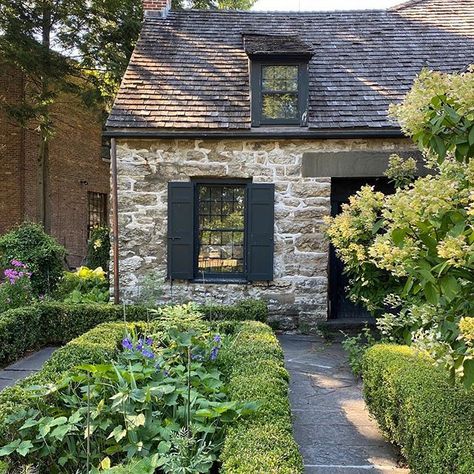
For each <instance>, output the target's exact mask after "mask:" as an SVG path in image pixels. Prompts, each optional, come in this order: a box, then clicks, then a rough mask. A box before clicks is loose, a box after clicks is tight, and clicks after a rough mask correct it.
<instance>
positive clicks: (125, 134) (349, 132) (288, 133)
mask: <svg viewBox="0 0 474 474" xmlns="http://www.w3.org/2000/svg"><path fill="white" fill-rule="evenodd" d="M104 136H105V137H109V138H138V139H160V138H162V139H173V138H196V139H202V138H209V139H213V138H266V139H271V138H287V139H292V138H306V139H311V138H315V139H322V140H330V139H358V138H403V137H405V135H403V133H402V131H401V130H400V129H399V128H384V129H323V130H289V129H283V130H278V129H252V130H225V131H220V130H218V131H209V130H189V131H188V130H169V131H163V129H161V130H154V129H144V130H140V129H113V128H109V129H108V130H106V131H105V132H104Z"/></svg>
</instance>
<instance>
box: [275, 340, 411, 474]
mask: <svg viewBox="0 0 474 474" xmlns="http://www.w3.org/2000/svg"><path fill="white" fill-rule="evenodd" d="M279 339H280V342H281V344H282V346H283V350H284V352H285V364H286V367H287V369H288V371H289V372H290V376H291V382H290V401H291V406H292V413H293V429H294V434H295V438H296V441H297V442H298V444H299V445H300V450H301V453H302V455H303V458H304V464H305V473H308V474H359V473H361V474H362V473H368V472H373V473H383V474H389V473H391V474H395V473H396V474H402V473H404V474H405V473H409V470H407V469H402V468H400V467H399V466H398V465H397V453H396V451H395V449H394V448H393V447H392V446H391V445H390V444H389V443H388V442H386V441H385V440H384V439H383V437H382V435H381V434H380V432H379V430H378V428H377V424H376V423H375V421H373V420H372V419H371V418H370V416H369V413H368V411H367V407H366V405H365V403H364V400H363V397H362V391H361V389H362V385H361V383H360V382H357V381H356V380H355V379H354V377H353V375H352V373H351V372H350V369H349V366H348V363H347V358H346V355H345V353H344V350H343V348H342V346H341V345H340V344H339V343H326V342H325V341H324V340H323V339H321V338H318V337H310V336H300V335H282V336H279Z"/></svg>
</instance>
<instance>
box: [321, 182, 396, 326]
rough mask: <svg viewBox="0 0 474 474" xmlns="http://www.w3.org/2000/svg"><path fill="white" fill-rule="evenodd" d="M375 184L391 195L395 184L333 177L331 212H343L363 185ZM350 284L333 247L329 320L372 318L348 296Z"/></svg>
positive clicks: (377, 187) (330, 257)
mask: <svg viewBox="0 0 474 474" xmlns="http://www.w3.org/2000/svg"><path fill="white" fill-rule="evenodd" d="M366 184H368V185H370V186H374V187H375V190H376V191H381V192H383V193H385V194H392V193H393V192H394V186H393V185H392V184H391V183H389V182H388V180H387V178H384V177H380V178H333V179H332V180H331V215H332V216H336V215H337V214H339V213H340V212H341V207H342V204H344V203H346V202H348V201H349V197H350V196H352V195H353V194H355V193H356V192H357V191H359V190H360V188H361V187H362V186H364V185H366ZM348 284H349V279H348V278H347V275H345V274H344V264H343V263H342V262H341V260H340V259H339V258H338V257H337V256H336V252H335V249H334V247H333V246H332V245H331V246H330V250H329V319H338V320H340V319H362V320H363V319H366V320H370V319H372V318H371V316H370V314H369V312H368V311H366V310H365V309H364V308H363V307H362V306H359V305H356V304H354V303H352V302H351V301H350V300H349V298H348V297H347V292H346V287H347V285H348Z"/></svg>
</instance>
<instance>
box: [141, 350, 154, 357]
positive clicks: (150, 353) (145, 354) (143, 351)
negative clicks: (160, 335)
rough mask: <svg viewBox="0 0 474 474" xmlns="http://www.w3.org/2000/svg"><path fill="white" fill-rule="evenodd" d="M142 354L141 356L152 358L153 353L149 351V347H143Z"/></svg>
mask: <svg viewBox="0 0 474 474" xmlns="http://www.w3.org/2000/svg"><path fill="white" fill-rule="evenodd" d="M142 355H143V357H146V358H147V359H154V358H155V354H153V351H150V350H149V349H143V350H142Z"/></svg>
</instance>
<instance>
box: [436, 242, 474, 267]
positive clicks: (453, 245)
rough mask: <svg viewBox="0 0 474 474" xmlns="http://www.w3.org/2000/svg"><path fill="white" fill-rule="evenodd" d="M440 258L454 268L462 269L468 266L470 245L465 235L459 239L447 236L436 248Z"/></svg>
mask: <svg viewBox="0 0 474 474" xmlns="http://www.w3.org/2000/svg"><path fill="white" fill-rule="evenodd" d="M436 249H437V251H438V256H439V257H440V258H444V259H445V260H447V261H448V263H449V264H450V265H452V266H453V267H462V266H463V265H465V264H466V258H467V256H468V252H469V245H467V243H466V238H465V237H464V235H459V236H458V237H451V236H447V237H446V238H445V239H444V240H442V241H441V242H440V243H439V244H438V246H437V247H436Z"/></svg>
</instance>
